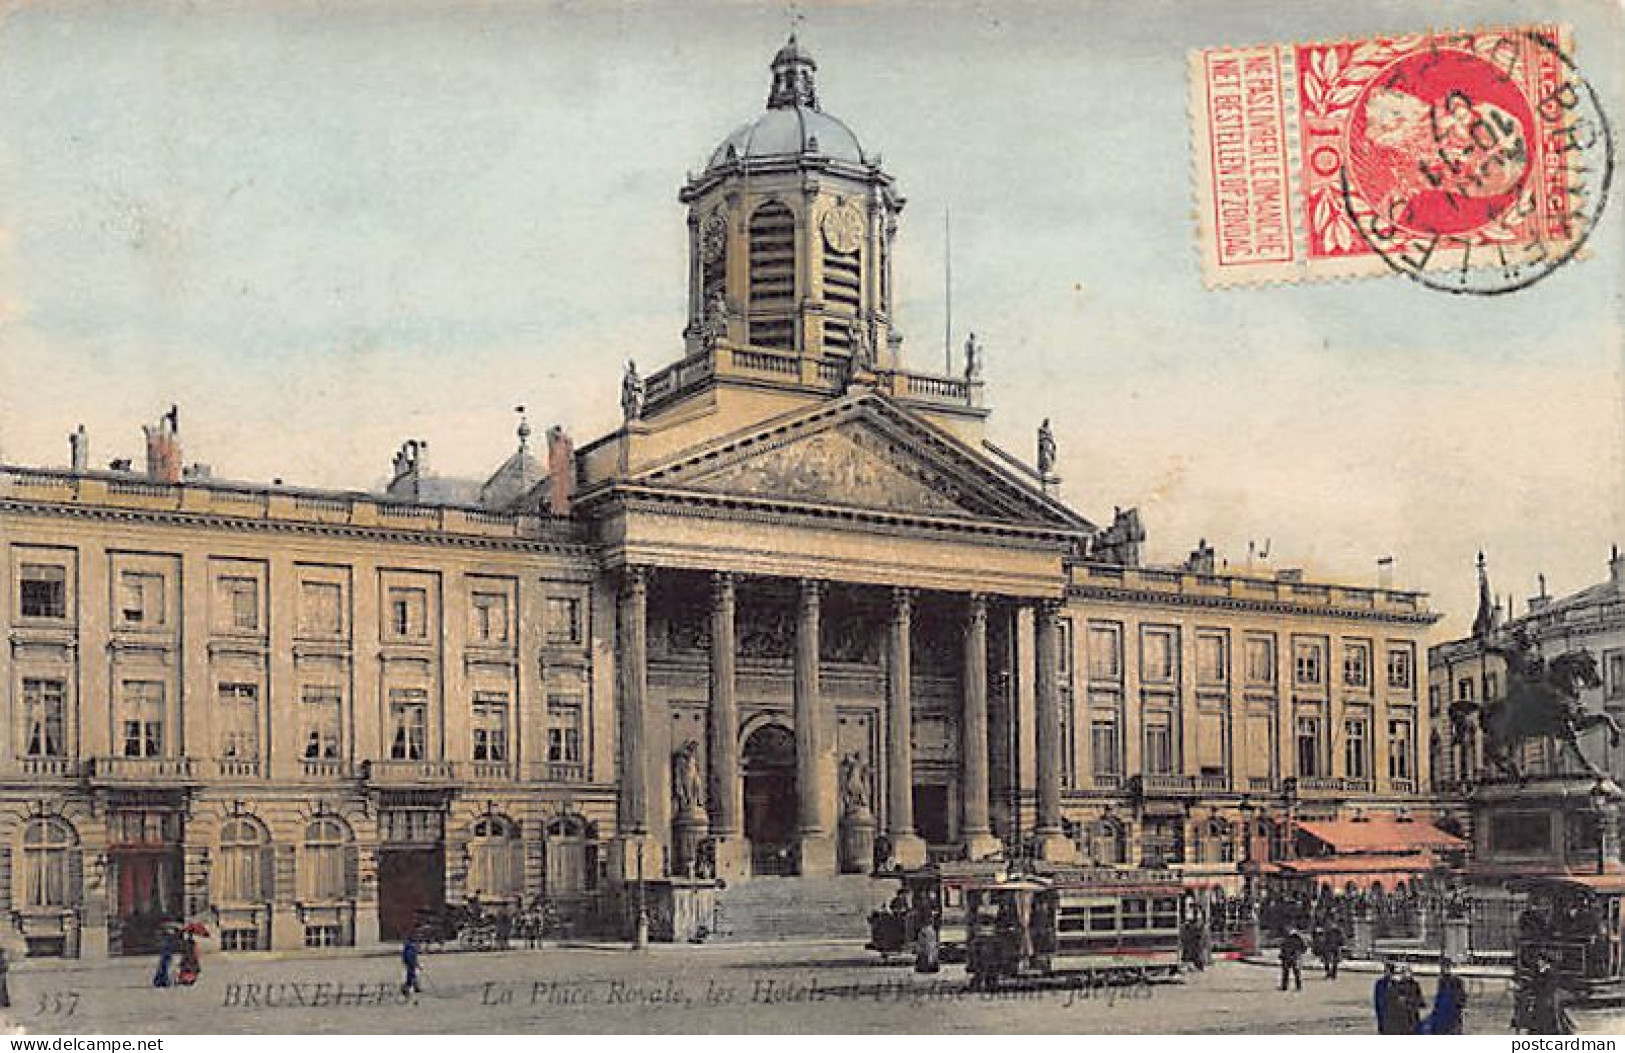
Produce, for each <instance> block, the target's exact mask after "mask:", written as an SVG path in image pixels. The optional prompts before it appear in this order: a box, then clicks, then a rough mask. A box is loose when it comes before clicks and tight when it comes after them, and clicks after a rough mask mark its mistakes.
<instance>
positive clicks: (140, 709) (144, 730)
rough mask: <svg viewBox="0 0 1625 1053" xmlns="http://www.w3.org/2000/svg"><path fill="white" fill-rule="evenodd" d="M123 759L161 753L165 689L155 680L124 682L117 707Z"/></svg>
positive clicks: (161, 754) (162, 749)
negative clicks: (122, 743) (118, 708)
mask: <svg viewBox="0 0 1625 1053" xmlns="http://www.w3.org/2000/svg"><path fill="white" fill-rule="evenodd" d="M120 714H121V720H120V723H121V726H122V731H123V737H124V756H126V757H161V756H163V753H164V685H163V684H162V682H160V681H157V680H126V681H124V684H123V696H122V699H121V703H120Z"/></svg>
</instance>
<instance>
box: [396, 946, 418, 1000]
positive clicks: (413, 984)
mask: <svg viewBox="0 0 1625 1053" xmlns="http://www.w3.org/2000/svg"><path fill="white" fill-rule="evenodd" d="M401 965H402V966H404V967H405V969H406V979H405V980H404V981H402V983H401V994H403V995H410V994H412V993H413V992H416V993H418V994H422V993H423V985H422V984H421V983H419V982H418V941H417V939H416V938H415V937H412V936H408V937H407V938H406V942H405V943H403V944H401Z"/></svg>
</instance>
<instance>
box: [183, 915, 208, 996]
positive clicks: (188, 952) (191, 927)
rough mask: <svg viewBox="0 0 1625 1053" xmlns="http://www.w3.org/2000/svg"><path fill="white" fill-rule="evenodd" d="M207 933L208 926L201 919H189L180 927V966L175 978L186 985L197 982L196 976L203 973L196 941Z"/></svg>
mask: <svg viewBox="0 0 1625 1053" xmlns="http://www.w3.org/2000/svg"><path fill="white" fill-rule="evenodd" d="M207 935H209V929H208V926H206V925H204V924H203V923H202V922H201V921H189V922H187V923H186V925H185V926H184V927H183V928H182V929H181V941H182V943H181V967H180V971H179V972H178V973H176V974H175V979H176V980H177V981H178V982H179V983H181V984H183V985H185V986H187V987H190V986H191V985H193V984H195V983H197V978H198V977H199V976H200V975H202V973H203V964H202V963H201V962H200V961H199V960H198V950H197V941H198V938H199V937H200V936H207Z"/></svg>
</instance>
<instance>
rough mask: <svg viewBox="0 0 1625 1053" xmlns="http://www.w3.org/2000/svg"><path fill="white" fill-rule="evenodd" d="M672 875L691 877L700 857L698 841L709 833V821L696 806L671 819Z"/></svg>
mask: <svg viewBox="0 0 1625 1053" xmlns="http://www.w3.org/2000/svg"><path fill="white" fill-rule="evenodd" d="M671 829H672V839H671V840H672V860H671V870H672V874H673V875H677V876H683V877H693V876H694V872H695V866H696V864H697V863H698V862H699V858H700V842H702V841H704V840H705V839H706V838H707V837H709V836H710V835H711V821H710V820H709V819H708V818H707V817H706V814H705V813H704V812H703V811H701V810H700V809H698V808H689V809H685V810H684V811H681V812H679V813H678V814H677V816H676V817H675V818H674V819H673V820H672V823H671Z"/></svg>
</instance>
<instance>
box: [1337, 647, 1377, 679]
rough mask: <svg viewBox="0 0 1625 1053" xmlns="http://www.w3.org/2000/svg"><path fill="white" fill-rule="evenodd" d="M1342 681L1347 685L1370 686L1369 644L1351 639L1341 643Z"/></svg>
mask: <svg viewBox="0 0 1625 1053" xmlns="http://www.w3.org/2000/svg"><path fill="white" fill-rule="evenodd" d="M1343 683H1344V684H1346V685H1348V686H1349V687H1370V686H1371V645H1370V644H1368V643H1357V642H1355V641H1353V640H1350V641H1349V642H1347V643H1345V644H1344V645H1343Z"/></svg>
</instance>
